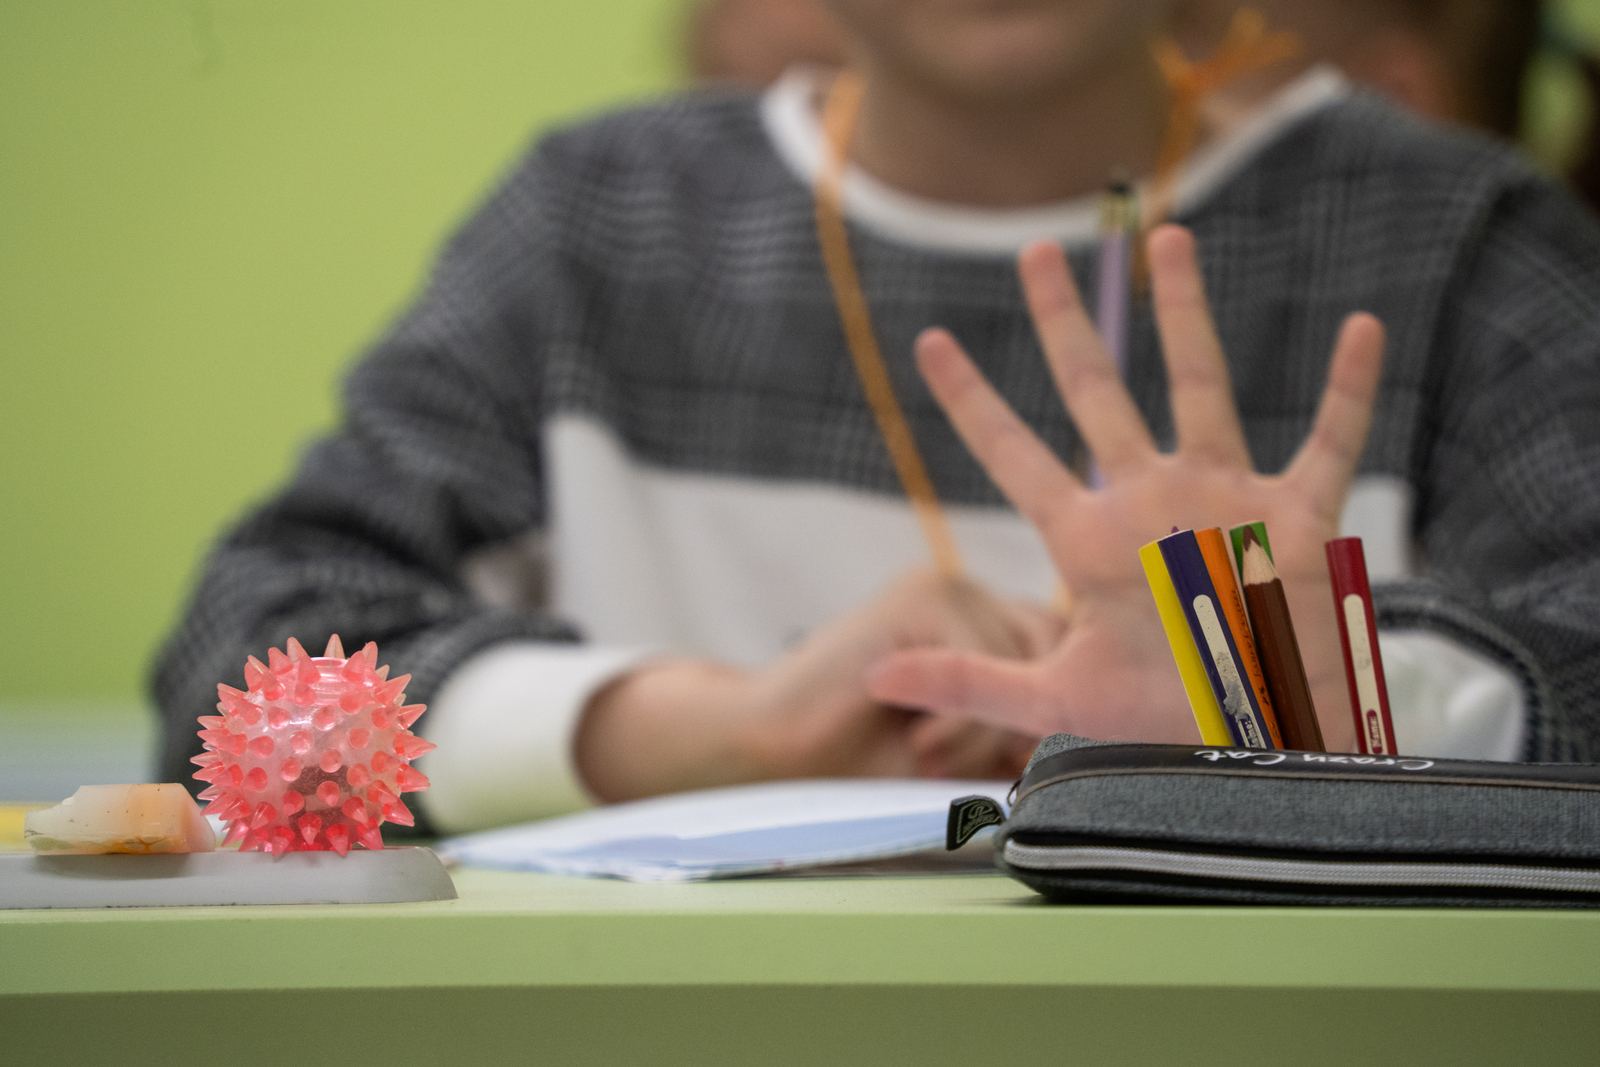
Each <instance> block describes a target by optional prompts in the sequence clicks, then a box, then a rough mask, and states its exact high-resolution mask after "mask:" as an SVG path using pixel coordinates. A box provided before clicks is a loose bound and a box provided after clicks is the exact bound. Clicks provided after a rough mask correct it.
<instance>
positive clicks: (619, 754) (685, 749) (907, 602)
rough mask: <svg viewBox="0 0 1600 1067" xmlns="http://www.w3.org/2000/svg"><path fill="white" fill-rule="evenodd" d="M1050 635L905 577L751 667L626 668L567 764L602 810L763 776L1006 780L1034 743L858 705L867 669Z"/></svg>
mask: <svg viewBox="0 0 1600 1067" xmlns="http://www.w3.org/2000/svg"><path fill="white" fill-rule="evenodd" d="M1062 625H1063V624H1062V621H1061V620H1060V619H1059V618H1058V617H1056V616H1054V615H1053V614H1051V613H1050V612H1047V611H1045V610H1043V609H1042V608H1036V607H1032V606H1030V605H1025V604H1017V603H1012V602H1009V601H1005V600H1002V599H1000V598H999V597H996V596H993V595H991V594H989V593H987V592H985V591H984V590H982V589H980V588H979V587H978V586H976V585H974V584H972V583H971V582H967V581H964V580H949V579H944V578H940V577H939V576H937V575H936V574H934V573H933V572H931V571H927V572H920V571H919V572H915V573H912V574H909V575H906V576H905V577H904V578H902V579H900V580H899V581H897V582H895V583H894V584H893V585H891V586H890V587H889V588H888V589H886V590H885V591H884V592H883V593H882V594H880V595H879V596H878V597H877V598H875V599H874V600H873V601H871V602H870V603H868V604H865V605H863V606H862V607H860V608H858V609H856V610H855V611H853V612H851V613H850V614H848V615H845V616H843V617H841V618H839V619H836V620H834V621H833V622H831V623H829V624H828V625H826V626H823V627H821V628H819V629H818V630H816V631H815V632H814V633H812V634H811V635H810V636H809V637H807V638H806V640H805V641H803V642H801V643H800V644H799V645H798V646H796V647H795V648H794V649H792V650H791V651H790V652H788V653H787V654H785V655H784V656H783V657H781V658H780V659H779V660H777V661H776V662H775V663H773V664H771V665H770V666H768V667H766V668H763V669H762V670H759V671H742V670H736V669H734V668H731V667H726V666H722V665H719V664H714V663H710V662H706V661H702V660H669V661H663V662H658V663H653V664H645V665H644V666H642V667H640V668H638V669H637V670H634V671H633V672H631V673H629V674H628V675H626V676H624V677H623V678H621V679H619V680H618V681H617V682H615V683H613V684H612V685H610V686H608V687H607V688H606V689H604V690H602V691H601V692H600V693H598V694H597V695H596V696H595V697H594V699H593V700H591V701H590V704H589V707H588V708H587V709H586V711H585V714H584V718H583V721H582V723H581V725H580V727H579V730H578V737H577V742H576V758H577V763H578V768H579V771H580V773H581V774H582V775H583V778H584V781H585V783H586V784H587V785H588V787H589V789H590V791H591V792H593V793H595V795H597V796H598V797H600V798H601V799H603V800H607V801H617V800H628V799H633V798H635V797H640V796H649V795H653V794H657V793H668V792H675V791H678V790H682V789H696V788H705V787H709V786H716V785H731V784H735V783H738V782H749V781H760V780H765V779H772V778H816V777H834V776H864V777H905V778H912V777H938V778H957V777H959V778H1012V777H1015V776H1016V775H1017V774H1019V773H1020V771H1021V767H1022V764H1023V763H1024V762H1026V760H1027V757H1028V754H1029V752H1031V751H1032V750H1033V747H1034V742H1035V738H1033V737H1032V736H1028V735H1019V734H1017V733H1015V732H1013V731H1011V730H1008V729H1005V728H1002V727H997V726H993V725H989V724H987V723H981V722H974V721H971V720H968V719H966V718H964V717H957V716H934V715H929V714H927V713H925V712H922V711H916V710H908V709H906V708H898V707H891V706H886V705H884V704H882V703H880V702H879V701H876V700H874V699H873V698H872V697H871V696H870V695H868V693H867V684H866V676H867V671H868V670H869V669H870V668H871V666H872V665H873V664H874V663H876V662H877V661H879V660H880V659H882V657H883V656H885V655H886V654H888V653H890V652H893V651H894V650H897V649H913V648H924V647H928V648H959V649H964V650H968V651H972V652H981V653H984V654H985V655H987V656H992V657H994V658H995V661H996V662H1003V661H1004V660H1006V659H1017V658H1027V657H1034V656H1039V655H1042V654H1043V653H1044V652H1046V651H1047V650H1049V649H1050V648H1053V647H1055V646H1056V645H1057V643H1058V642H1059V640H1060V636H1061V631H1062Z"/></svg>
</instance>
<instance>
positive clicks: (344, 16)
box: [0, 0, 1600, 707]
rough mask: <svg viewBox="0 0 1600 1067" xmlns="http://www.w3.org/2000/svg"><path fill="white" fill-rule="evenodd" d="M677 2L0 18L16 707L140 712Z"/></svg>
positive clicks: (5, 512)
mask: <svg viewBox="0 0 1600 1067" xmlns="http://www.w3.org/2000/svg"><path fill="white" fill-rule="evenodd" d="M681 2H682V0H585V2H573V0H189V2H177V0H0V706H4V705H7V704H9V705H11V706H13V707H16V706H25V705H27V704H29V703H36V702H39V701H44V700H51V699H61V698H73V699H77V700H86V701H90V702H95V701H103V702H108V703H127V702H131V701H135V700H137V699H138V698H139V695H140V692H141V689H142V684H143V681H142V679H143V675H144V671H145V666H146V663H147V662H148V658H149V656H150V654H151V650H152V649H153V647H154V646H155V645H156V643H157V642H158V641H159V640H160V638H161V636H162V634H163V633H164V632H165V631H166V629H167V628H168V626H169V625H170V624H171V621H172V619H173V617H174V614H175V612H176V611H177V610H178V607H179V604H180V602H181V599H182V598H183V597H184V596H185V595H186V592H187V589H188V586H189V584H190V582H191V580H192V575H193V570H194V567H195V566H196V564H197V562H198V561H199V559H200V557H201V554H202V552H203V551H204V548H205V546H206V545H207V544H208V543H209V542H210V540H211V539H212V538H213V537H214V536H215V535H216V533H217V532H218V531H219V529H221V527H222V526H223V525H224V524H225V523H227V522H228V521H230V520H231V519H232V518H234V517H235V516H237V515H238V514H239V512H240V510H241V509H242V508H243V507H244V506H245V505H246V504H247V503H248V502H249V501H251V500H253V499H256V498H258V497H260V496H261V495H262V494H264V493H265V492H267V491H268V490H269V489H270V488H271V487H272V486H273V485H275V484H277V483H278V482H279V481H280V480H281V479H282V478H283V476H284V474H285V473H286V471H287V470H288V468H289V466H290V464H291V463H292V462H293V459H294V457H295V455H296V453H297V452H298V450H299V449H300V447H301V446H302V445H303V444H304V443H305V441H306V440H307V439H308V438H309V437H310V436H311V435H313V434H314V433H316V432H317V431H319V430H321V429H324V428H326V427H328V426H329V425H330V424H331V422H332V420H333V418H334V410H335V409H334V390H335V387H336V383H337V381H338V379H339V377H340V374H341V371H342V368H343V367H345V366H346V365H347V364H348V362H349V361H350V359H351V358H353V356H354V355H355V354H356V353H357V352H358V351H359V350H360V348H361V347H362V345H363V344H364V343H366V342H367V341H368V340H370V339H371V338H372V337H373V336H374V335H375V334H376V333H377V331H379V330H380V329H381V328H382V326H383V324H384V323H385V322H386V321H387V320H388V319H389V317H390V316H391V315H392V314H393V313H394V312H395V310H396V309H397V308H398V307H399V306H400V305H402V304H403V303H404V301H405V300H406V299H407V297H408V295H409V294H410V293H411V292H413V291H414V290H415V288H416V286H417V284H418V282H419V280H420V278H421V272H422V270H423V269H424V267H425V265H426V263H427V261H428V259H429V257H430V254H431V252H432V250H433V249H434V248H435V246H436V245H437V243H438V242H439V240H440V239H441V237H443V235H444V234H445V233H446V232H447V231H448V230H449V229H450V227H451V226H452V225H453V223H454V222H455V221H456V220H458V219H459V218H461V216H462V213H463V212H464V211H466V210H467V209H468V208H469V207H470V206H471V205H472V204H473V203H474V202H475V201H476V199H477V198H478V197H479V196H481V195H482V193H483V190H484V188H485V186H486V185H487V184H488V182H489V181H490V180H491V179H492V177H493V176H494V174H495V173H496V172H497V171H498V170H499V169H500V168H502V167H503V166H504V165H505V164H506V163H507V161H508V160H509V159H510V158H511V157H512V156H513V155H514V154H515V153H516V152H517V151H519V150H520V148H521V147H522V146H523V145H524V144H525V143H526V141H527V138H528V136H529V135H530V133H531V131H533V130H536V129H538V128H540V127H542V126H546V125H548V124H549V123H550V122H552V121H554V120H557V119H560V118H564V117H567V116H572V115H576V114H580V113H582V112H585V111H588V110H591V109H594V108H597V107H600V106H602V105H604V104H607V103H611V102H613V101H617V100H621V99H625V98H628V97H635V96H639V95H641V94H645V93H649V92H653V91H656V90H658V89H661V88H663V87H666V86H668V85H670V84H672V83H673V82H674V81H675V80H676V77H677V71H676V62H675V59H674V56H675V51H676V49H675V36H674V35H675V33H676V28H677V12H678V10H679V6H680V3H681ZM1564 6H1566V7H1569V8H1570V9H1572V12H1573V14H1575V15H1576V18H1574V19H1573V20H1572V24H1573V26H1574V28H1575V29H1577V30H1579V31H1580V32H1582V33H1584V34H1585V35H1586V36H1588V37H1589V39H1591V40H1600V0H1569V2H1568V3H1567V4H1565V5H1564ZM1561 79H1562V73H1561V72H1560V71H1554V72H1553V73H1552V74H1551V76H1550V77H1549V78H1547V79H1545V84H1546V85H1547V88H1548V91H1546V92H1544V93H1543V95H1541V96H1540V97H1539V100H1540V101H1541V107H1544V108H1546V109H1547V110H1550V109H1554V110H1557V111H1559V110H1560V108H1562V107H1563V106H1565V105H1564V101H1565V100H1568V99H1570V93H1568V94H1567V95H1566V96H1563V90H1562V85H1563V84H1564V83H1563V82H1562V80H1561ZM1571 111H1572V109H1571V108H1570V107H1568V108H1567V112H1568V113H1570V112H1571ZM1555 126H1556V127H1557V128H1556V129H1555V130H1554V132H1552V133H1548V134H1547V135H1542V136H1547V139H1549V140H1550V141H1551V143H1556V142H1558V141H1559V135H1560V129H1559V127H1560V126H1561V123H1559V122H1558V123H1556V124H1555Z"/></svg>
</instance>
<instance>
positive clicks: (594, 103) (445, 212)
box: [0, 0, 681, 706]
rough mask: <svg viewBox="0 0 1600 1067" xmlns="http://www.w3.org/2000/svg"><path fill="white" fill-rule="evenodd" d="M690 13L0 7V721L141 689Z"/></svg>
mask: <svg viewBox="0 0 1600 1067" xmlns="http://www.w3.org/2000/svg"><path fill="white" fill-rule="evenodd" d="M680 2H681V0H585V2H581V3H578V2H566V0H209V2H207V0H191V2H176V0H0V704H11V705H13V706H16V705H25V704H28V703H30V702H36V701H40V700H44V699H48V698H62V697H71V698H79V699H88V700H102V701H107V702H126V701H132V700H136V699H138V697H139V695H140V693H141V690H142V687H143V677H144V673H145V670H146V664H147V663H148V660H149V657H150V655H151V651H152V649H153V648H154V646H155V645H156V644H157V642H158V641H159V640H160V639H161V637H162V635H163V634H164V633H165V631H166V630H167V628H168V627H169V626H170V625H171V622H172V620H173V618H174V616H175V613H176V612H177V611H178V609H179V606H180V603H181V600H182V598H183V597H184V596H185V595H186V593H187V589H188V587H189V585H190V583H191V580H192V575H193V573H194V568H195V567H196V565H197V563H198V561H199V559H200V557H201V554H202V553H203V551H204V549H205V546H206V545H207V544H208V543H209V542H210V541H211V540H212V538H214V537H215V536H216V534H217V532H218V531H219V530H220V529H221V528H222V526H223V525H224V524H225V523H227V522H228V521H230V520H231V519H233V518H234V517H235V516H237V515H238V513H239V512H240V510H241V509H242V508H243V507H244V506H245V505H246V504H247V503H248V502H249V501H251V500H254V499H257V498H259V497H260V496H262V495H263V494H264V493H266V492H267V491H268V490H269V489H270V488H271V487H272V486H273V485H275V484H276V483H278V482H279V481H280V480H281V479H282V478H283V476H284V475H285V473H286V471H287V470H288V469H289V468H290V465H291V464H292V463H293V461H294V457H295V456H296V454H297V452H298V450H299V449H300V448H301V447H302V445H303V444H304V443H305V442H306V440H307V439H308V438H309V437H310V436H312V435H313V434H315V433H316V432H318V431H320V430H322V429H324V428H326V427H328V426H330V425H331V424H332V420H333V419H334V417H335V404H334V391H335V388H336V383H337V381H338V380H339V378H340V375H341V372H342V369H343V368H344V367H345V366H346V365H347V364H348V363H349V361H350V360H351V359H352V358H353V357H354V356H355V355H356V354H357V353H358V351H359V350H360V349H361V347H362V346H363V345H364V344H365V343H366V342H367V341H369V340H370V339H372V338H373V337H374V335H375V334H376V333H377V332H378V331H379V330H380V329H381V328H382V327H383V325H384V324H385V322H386V321H387V320H388V319H389V318H390V317H391V316H392V315H393V314H394V313H395V311H396V310H397V309H398V308H399V307H400V306H401V305H402V304H403V303H404V302H405V301H406V299H407V298H408V296H409V295H410V294H411V293H412V292H414V291H415V289H416V287H417V285H418V284H419V282H420V280H421V278H422V272H423V270H424V269H425V266H426V264H427V262H428V260H429V258H430V256H431V253H432V251H433V250H434V248H435V247H436V246H437V244H438V242H439V241H440V240H441V238H442V237H443V236H444V235H445V234H446V233H447V232H448V231H449V230H450V229H451V227H452V226H453V225H454V224H455V223H456V222H457V221H458V220H459V219H460V218H461V217H462V215H463V213H464V212H465V211H467V210H468V209H469V208H470V207H471V205H472V204H473V203H474V202H475V201H476V200H477V199H478V198H479V197H480V196H482V195H483V193H484V190H485V188H486V187H487V185H488V184H489V182H490V181H491V180H492V179H493V178H494V176H495V174H496V173H497V172H498V171H499V170H501V169H502V168H503V167H504V166H505V165H506V164H507V163H508V161H509V160H511V159H512V158H513V157H514V156H515V155H516V154H517V153H518V152H519V151H520V150H521V149H522V147H523V146H524V145H525V144H526V143H527V141H528V138H529V137H530V135H531V133H532V132H533V131H535V130H537V129H539V128H540V127H544V126H547V125H549V124H550V123H551V122H552V121H555V120H559V119H562V118H566V117H569V116H573V115H577V114H581V113H583V112H586V111H589V110H592V109H595V108H597V107H601V106H603V105H606V104H609V103H612V102H614V101H618V100H622V99H626V98H629V97H637V96H640V95H643V94H647V93H651V92H654V91H657V90H660V89H662V88H665V87H668V86H670V85H671V84H672V83H673V82H674V81H675V80H676V79H677V76H678V75H677V63H676V59H675V56H676V44H675V36H674V35H675V34H676V32H677V12H678V10H679V6H680Z"/></svg>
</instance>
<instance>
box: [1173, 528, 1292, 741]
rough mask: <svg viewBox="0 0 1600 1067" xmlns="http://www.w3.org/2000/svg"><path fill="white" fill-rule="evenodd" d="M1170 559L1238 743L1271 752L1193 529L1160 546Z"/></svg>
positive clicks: (1209, 675) (1186, 613)
mask: <svg viewBox="0 0 1600 1067" xmlns="http://www.w3.org/2000/svg"><path fill="white" fill-rule="evenodd" d="M1156 544H1157V545H1159V546H1161V557H1162V558H1163V559H1164V560H1166V561H1167V573H1168V574H1170V575H1171V576H1172V587H1173V589H1174V590H1175V591H1176V592H1177V594H1178V603H1179V604H1181V605H1182V606H1183V614H1184V618H1185V619H1186V620H1187V621H1188V623H1189V630H1190V632H1191V633H1192V634H1193V635H1194V643H1195V647H1196V648H1198V649H1199V651H1200V660H1201V662H1202V663H1203V664H1204V665H1205V668H1206V676H1207V679H1208V680H1209V681H1210V682H1211V688H1212V691H1213V692H1214V693H1215V694H1216V697H1217V704H1218V706H1219V707H1221V709H1222V718H1223V721H1225V722H1226V723H1227V724H1228V730H1229V732H1230V733H1232V734H1233V740H1234V742H1235V743H1236V744H1238V745H1240V746H1242V747H1244V748H1271V747H1274V746H1273V742H1272V733H1271V731H1270V730H1269V729H1268V728H1267V723H1266V720H1265V718H1264V717H1263V716H1262V714H1261V707H1260V705H1259V704H1257V702H1256V694H1255V690H1254V689H1253V688H1252V687H1251V685H1250V684H1249V682H1248V681H1246V679H1247V677H1248V673H1247V670H1246V668H1245V665H1244V660H1243V658H1242V657H1241V656H1240V653H1239V649H1238V646H1237V645H1236V644H1235V642H1234V639H1233V632H1232V630H1231V629H1230V627H1229V626H1228V624H1227V623H1226V622H1225V621H1223V618H1224V617H1223V609H1222V606H1221V598H1220V597H1219V596H1218V595H1217V590H1216V587H1215V586H1214V585H1212V583H1211V574H1210V571H1209V570H1208V569H1207V568H1206V561H1205V556H1204V555H1203V554H1202V553H1201V551H1200V544H1199V542H1198V541H1196V540H1195V536H1194V531H1193V530H1180V531H1179V532H1178V533H1175V534H1172V535H1170V536H1168V537H1163V538H1162V539H1161V540H1159V541H1157V542H1156Z"/></svg>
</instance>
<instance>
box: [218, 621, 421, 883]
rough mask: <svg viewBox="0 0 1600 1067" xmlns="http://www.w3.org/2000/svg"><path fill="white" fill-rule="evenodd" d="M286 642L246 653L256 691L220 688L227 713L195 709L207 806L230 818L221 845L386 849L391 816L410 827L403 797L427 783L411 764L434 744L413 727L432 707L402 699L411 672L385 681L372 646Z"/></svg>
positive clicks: (247, 673)
mask: <svg viewBox="0 0 1600 1067" xmlns="http://www.w3.org/2000/svg"><path fill="white" fill-rule="evenodd" d="M287 647H288V650H289V651H288V654H287V655H285V654H284V653H282V652H279V651H278V650H277V649H275V648H274V649H271V650H270V651H269V652H268V653H267V663H266V665H263V664H262V663H261V661H260V660H258V659H256V658H255V657H254V656H251V657H250V658H249V661H248V662H247V663H246V664H245V668H244V680H245V682H246V684H247V685H248V686H249V692H240V691H239V690H237V689H235V688H233V687H232V686H227V685H219V686H217V695H218V696H219V697H221V698H222V699H221V702H220V703H218V704H217V710H218V711H220V712H222V714H221V715H202V716H201V717H200V724H201V726H203V727H204V729H202V730H201V731H200V739H201V740H202V741H204V742H205V752H203V753H201V754H200V755H198V756H196V757H194V762H195V763H198V764H199V765H200V769H199V770H198V771H196V772H195V775H194V776H195V777H196V778H198V779H200V780H201V781H203V782H207V783H209V784H208V786H207V788H206V789H205V790H204V791H203V792H202V793H201V794H200V799H201V800H209V801H211V804H210V806H209V807H207V808H206V814H207V815H217V816H220V817H221V818H223V819H224V820H226V821H227V823H228V833H227V836H226V837H225V838H224V839H223V844H225V845H227V844H232V843H233V842H235V841H237V842H239V849H240V851H250V850H253V849H259V850H260V851H262V852H267V853H277V854H280V855H281V854H283V853H285V852H317V851H323V850H327V849H332V850H333V851H334V852H337V853H339V855H341V856H342V855H344V854H345V853H346V852H348V851H350V847H351V846H352V845H354V844H357V843H359V844H361V845H364V846H365V847H367V848H373V849H377V848H382V847H383V834H382V832H381V830H380V829H379V828H380V827H381V826H382V825H383V824H384V823H385V822H393V823H399V824H400V825H402V826H410V825H412V823H413V821H414V820H413V819H412V816H411V812H410V810H408V809H407V808H406V806H405V804H404V803H402V802H401V800H400V794H401V793H414V792H417V791H419V790H422V789H426V788H428V779H427V778H426V777H425V776H424V775H423V774H422V773H421V772H419V771H416V770H413V769H412V768H411V761H412V760H414V759H416V758H417V757H418V756H421V755H423V754H425V753H428V752H431V751H433V749H434V747H435V746H434V745H433V744H431V743H429V742H427V741H424V740H423V739H422V738H420V737H418V736H417V735H415V734H413V733H412V732H411V730H410V726H411V724H412V723H414V722H416V721H417V716H419V715H421V714H422V713H423V711H424V710H425V705H422V704H411V705H406V704H405V688H406V683H407V682H409V681H410V680H411V675H409V674H406V675H402V676H401V677H399V678H395V679H393V680H390V679H389V677H388V675H389V668H388V667H379V666H378V665H377V664H378V646H377V644H376V643H375V642H369V643H368V644H367V647H365V648H363V649H362V650H361V651H360V652H358V653H356V654H355V655H354V656H351V657H350V658H348V659H346V658H345V654H344V646H342V645H341V644H340V643H339V635H338V634H335V635H334V636H333V638H332V639H331V640H329V641H328V649H327V651H326V652H324V653H323V654H322V655H321V656H319V657H316V658H312V657H311V656H309V655H307V654H306V650H305V649H304V648H301V647H300V642H298V641H296V640H295V639H294V638H292V637H291V638H290V639H289V643H288V646H287Z"/></svg>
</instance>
